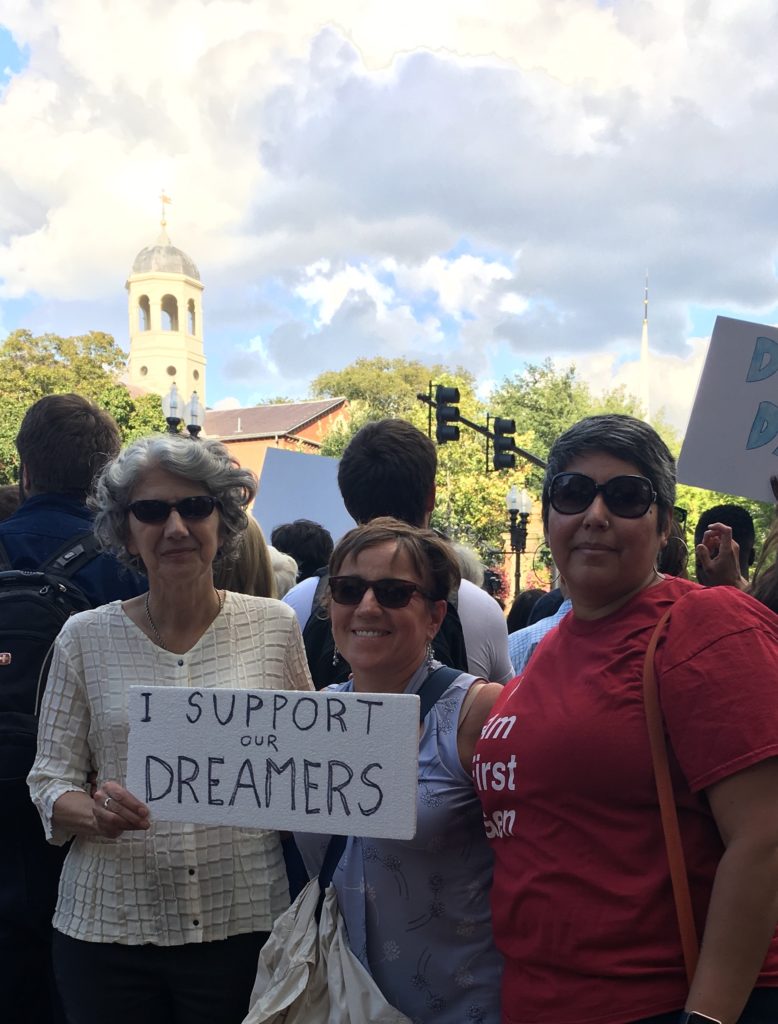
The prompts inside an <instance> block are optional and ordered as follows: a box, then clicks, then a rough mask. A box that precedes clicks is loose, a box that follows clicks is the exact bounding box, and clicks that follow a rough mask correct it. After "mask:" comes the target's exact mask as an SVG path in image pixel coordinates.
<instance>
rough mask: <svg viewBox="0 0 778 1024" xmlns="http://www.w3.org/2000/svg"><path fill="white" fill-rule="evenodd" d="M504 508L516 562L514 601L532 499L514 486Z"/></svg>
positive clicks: (518, 588)
mask: <svg viewBox="0 0 778 1024" xmlns="http://www.w3.org/2000/svg"><path fill="white" fill-rule="evenodd" d="M505 506H506V508H507V509H508V515H509V516H510V537H511V551H512V552H513V557H514V558H515V560H516V561H515V563H514V565H515V570H514V577H513V596H514V599H515V598H516V597H518V596H519V594H520V593H521V556H522V555H523V554H524V552H525V551H526V548H527V524H528V523H529V517H530V513H531V512H532V498H531V497H530V496H529V494H527V492H526V491H525V490H524V488H522V489H521V491H519V490H517V488H516V484H514V485H513V486H512V487H511V489H510V490H509V491H508V494H507V495H506V498H505Z"/></svg>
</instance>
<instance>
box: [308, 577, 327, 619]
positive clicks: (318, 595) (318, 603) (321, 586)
mask: <svg viewBox="0 0 778 1024" xmlns="http://www.w3.org/2000/svg"><path fill="white" fill-rule="evenodd" d="M316 575H317V576H318V577H319V579H318V581H317V583H316V590H315V591H314V592H313V601H312V602H311V615H315V614H316V612H318V610H319V609H320V608H321V607H322V606H323V605H324V595H325V593H326V591H327V586H328V584H329V582H330V574H329V571H328V570H327V569H326V567H325V568H324V569H319V570H318V572H317V573H316ZM309 617H310V616H309Z"/></svg>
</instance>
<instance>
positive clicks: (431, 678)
mask: <svg viewBox="0 0 778 1024" xmlns="http://www.w3.org/2000/svg"><path fill="white" fill-rule="evenodd" d="M461 675H462V670H461V669H459V668H449V667H448V665H441V666H440V668H438V669H435V671H434V672H431V673H430V675H428V676H427V679H426V681H425V683H424V686H422V688H421V690H419V697H420V700H421V704H420V707H419V721H420V722H423V721H424V719H425V718H426V717H427V715H428V714H429V713H430V711H431V710H432V708H433V707H434V706H435V704H437V702H438V701H439V700H440V698H441V697H442V696H443V694H444V693H445V692H446V690H447V689H448V688H449V686H451V684H452V683H453V682H454V680H455V679H457V678H458V677H459V676H461Z"/></svg>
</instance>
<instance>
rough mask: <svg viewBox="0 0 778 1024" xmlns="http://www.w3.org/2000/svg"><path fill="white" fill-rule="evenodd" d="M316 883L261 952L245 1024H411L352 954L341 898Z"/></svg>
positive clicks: (279, 922) (278, 924)
mask: <svg viewBox="0 0 778 1024" xmlns="http://www.w3.org/2000/svg"><path fill="white" fill-rule="evenodd" d="M320 894H321V889H320V887H319V880H318V879H317V878H314V879H312V880H311V881H310V882H309V883H308V884H307V885H306V887H305V888H304V889H303V891H302V892H301V893H300V895H299V896H298V897H297V899H296V900H295V901H294V903H293V904H292V905H291V907H290V908H289V909H288V910H287V911H286V912H285V913H283V914H282V915H281V916H280V917H279V918H278V919H277V920H276V923H275V925H274V927H273V931H272V932H271V933H270V937H269V938H268V940H267V942H266V943H265V945H264V946H263V947H262V951H261V952H260V954H259V964H258V966H257V976H256V980H255V982H254V989H253V991H252V993H251V1002H250V1008H249V1012H248V1016H247V1017H245V1018H244V1021H243V1024H367V1022H370V1024H411V1021H410V1019H409V1018H408V1017H406V1016H405V1015H404V1014H402V1013H400V1011H399V1010H396V1009H395V1008H394V1007H393V1006H390V1005H389V1003H387V1001H386V1000H385V999H384V997H383V995H382V994H381V990H380V989H379V988H378V986H377V985H376V983H375V982H374V981H373V978H372V977H371V975H370V973H369V972H368V971H367V970H366V969H365V968H364V967H363V966H362V964H361V963H360V962H359V960H358V959H357V958H356V957H355V956H354V954H353V953H352V952H351V949H350V947H349V944H348V936H347V935H346V928H345V925H344V923H343V919H342V917H341V916H340V910H339V908H338V898H337V895H336V893H335V889H334V887H333V886H332V885H330V886H328V888H327V890H326V892H325V895H324V902H323V904H322V909H321V916H320V917H319V919H318V921H317V917H316V908H317V906H318V903H319V896H320Z"/></svg>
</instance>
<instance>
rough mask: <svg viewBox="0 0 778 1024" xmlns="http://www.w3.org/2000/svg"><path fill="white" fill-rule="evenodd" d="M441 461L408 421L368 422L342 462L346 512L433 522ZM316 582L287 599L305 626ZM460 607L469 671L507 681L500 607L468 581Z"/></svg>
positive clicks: (361, 518) (364, 518) (365, 518)
mask: <svg viewBox="0 0 778 1024" xmlns="http://www.w3.org/2000/svg"><path fill="white" fill-rule="evenodd" d="M437 459H438V456H437V452H436V450H435V445H434V444H433V443H432V441H430V439H429V438H428V437H427V435H426V434H423V433H422V432H421V431H420V430H418V429H417V428H416V427H414V426H413V425H412V424H410V423H407V422H406V421H405V420H400V419H385V420H378V421H376V422H371V423H366V424H365V425H364V426H363V427H362V428H361V429H360V430H358V431H357V433H356V434H355V435H354V437H352V439H351V441H350V442H349V444H348V447H347V448H346V450H345V452H344V453H343V457H342V458H341V460H340V464H339V466H338V486H339V487H340V493H341V495H342V496H343V502H344V504H345V506H346V510H347V512H348V513H349V515H350V516H351V517H352V518H353V519H354V520H355V521H356V522H358V523H368V522H370V521H371V520H372V519H376V518H378V517H379V516H394V517H396V518H397V519H400V520H402V521H403V522H405V523H409V524H411V525H412V526H425V527H426V526H429V522H430V518H431V516H432V510H433V508H434V506H435V472H436V468H437ZM317 583H318V580H316V579H308V580H303V582H302V583H299V584H298V585H297V586H296V587H294V588H293V589H292V590H291V591H290V592H289V593H288V594H287V595H286V597H285V598H284V600H285V601H286V602H287V603H288V604H289V605H291V607H292V608H294V610H295V612H296V613H297V617H298V619H299V621H300V625H301V627H302V628H303V629H304V628H305V625H306V623H307V622H308V620H309V618H310V617H311V612H312V610H313V606H314V597H315V594H316V589H317ZM456 611H457V614H458V617H459V621H460V623H461V632H462V637H463V638H464V646H465V648H466V652H467V654H466V657H467V667H468V670H469V671H470V672H472V673H473V675H476V676H479V677H481V678H483V679H491V680H493V681H495V682H501V683H502V682H506V681H507V680H508V679H510V677H511V674H512V670H511V663H510V659H509V658H508V630H507V627H506V625H505V618H504V616H503V614H502V612H501V610H500V608H499V606H498V605H497V604H496V603H495V601H493V600H492V598H491V597H489V595H488V594H487V593H486V592H485V591H483V590H481V589H480V588H479V587H477V586H475V585H474V584H472V583H470V582H468V581H467V580H463V581H462V582H461V584H460V586H459V590H458V593H457V602H456ZM444 628H445V627H444ZM309 663H310V662H309ZM314 682H317V680H316V679H315V678H314Z"/></svg>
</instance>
